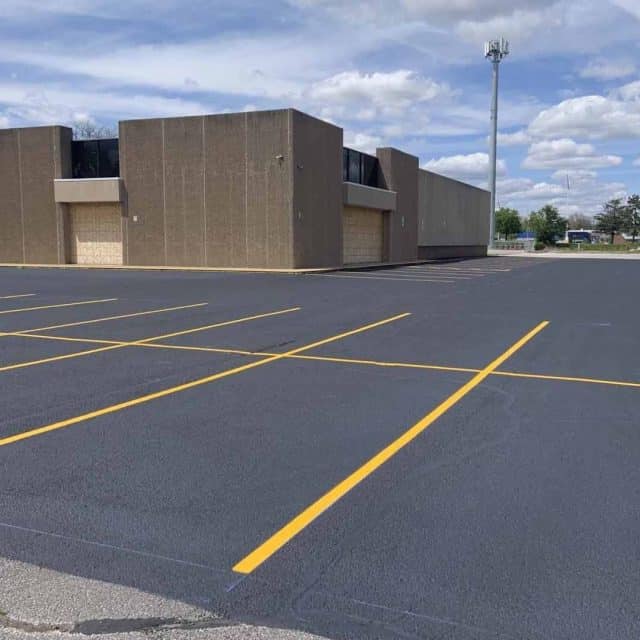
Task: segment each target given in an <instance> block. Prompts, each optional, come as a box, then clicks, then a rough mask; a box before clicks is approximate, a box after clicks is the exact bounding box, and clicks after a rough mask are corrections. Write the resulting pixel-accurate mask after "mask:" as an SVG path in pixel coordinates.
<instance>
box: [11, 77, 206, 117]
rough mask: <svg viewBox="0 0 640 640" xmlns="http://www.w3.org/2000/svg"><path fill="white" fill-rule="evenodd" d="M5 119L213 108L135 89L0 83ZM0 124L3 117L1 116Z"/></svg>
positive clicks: (169, 112) (168, 112) (150, 113)
mask: <svg viewBox="0 0 640 640" xmlns="http://www.w3.org/2000/svg"><path fill="white" fill-rule="evenodd" d="M0 96H2V102H3V104H4V105H5V109H4V111H5V114H4V116H2V117H3V118H4V119H5V120H6V121H8V119H11V120H14V121H15V122H16V124H24V123H27V124H32V123H34V124H68V123H73V122H75V121H76V120H80V119H85V120H87V119H100V120H105V119H108V118H109V117H110V116H111V114H113V113H117V114H119V118H123V119H124V118H135V117H137V118H141V117H153V116H181V115H197V114H200V113H208V112H211V111H215V110H216V109H215V106H213V105H208V106H205V105H203V104H202V103H199V102H197V101H193V100H182V99H180V98H165V97H161V96H157V95H153V94H151V95H149V94H144V93H135V94H127V95H122V94H118V93H116V92H113V91H97V90H91V89H87V90H85V91H82V90H66V89H64V88H62V87H59V86H57V85H40V84H35V83H0ZM0 126H3V125H2V120H1V119H0ZM4 126H6V125H4Z"/></svg>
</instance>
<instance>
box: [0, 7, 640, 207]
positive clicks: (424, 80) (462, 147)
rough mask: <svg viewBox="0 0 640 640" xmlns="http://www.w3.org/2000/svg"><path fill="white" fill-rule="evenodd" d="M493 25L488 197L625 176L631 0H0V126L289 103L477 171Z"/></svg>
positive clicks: (528, 202)
mask: <svg viewBox="0 0 640 640" xmlns="http://www.w3.org/2000/svg"><path fill="white" fill-rule="evenodd" d="M498 36H505V37H507V38H509V40H510V41H511V46H512V54H511V55H510V56H509V58H508V59H507V60H506V61H505V62H504V63H503V65H502V67H501V73H502V77H501V82H502V87H501V113H500V130H501V136H500V150H499V157H500V166H499V174H500V177H499V187H498V191H499V193H498V200H499V203H500V204H501V205H508V206H514V207H516V208H518V209H519V210H520V211H521V212H522V213H527V212H528V211H530V210H532V209H536V208H539V207H540V206H542V205H543V204H545V203H547V202H552V203H554V204H556V205H557V206H559V208H560V209H561V211H562V212H563V213H565V214H571V213H586V214H589V215H591V214H594V213H596V212H597V211H598V210H599V208H600V207H601V205H602V203H603V202H604V201H606V200H607V199H609V198H612V197H624V196H625V194H628V193H635V192H639V191H640V180H639V178H638V176H639V172H640V149H639V148H638V142H639V140H640V63H639V62H637V61H638V60H640V56H639V54H640V45H639V43H640V0H367V1H366V2H364V1H363V2H360V1H359V0H356V1H352V2H349V1H348V0H269V1H257V0H235V1H234V2H231V1H221V0H212V1H209V2H205V1H203V0H193V1H191V2H189V3H182V2H177V1H175V0H155V1H153V2H151V1H149V0H129V2H127V3H117V2H113V0H109V2H106V1H104V2H103V1H102V0H3V1H2V3H1V4H0V38H1V39H2V43H3V46H2V47H0V127H6V126H24V125H31V124H48V123H60V124H70V123H73V122H74V121H75V120H82V119H89V120H92V121H95V122H96V123H98V124H103V125H112V124H114V123H116V122H117V121H118V120H119V119H126V118H139V117H150V116H175V115H184V114H199V113H216V112H221V111H241V110H246V109H263V108H276V107H288V106H294V107H297V108H299V109H301V110H303V111H307V112H309V113H312V114H314V115H317V116H319V117H322V118H325V119H328V120H331V121H333V122H335V123H336V124H339V125H340V126H342V127H343V128H344V129H345V143H346V144H348V145H350V146H354V147H356V148H359V149H362V150H365V151H371V150H373V149H375V147H376V146H396V147H399V148H402V149H405V150H407V151H410V152H412V153H414V154H416V155H418V156H419V157H420V162H421V164H422V166H425V167H427V168H430V169H432V170H434V171H437V172H439V173H444V174H447V175H451V176H454V177H457V178H459V179H462V180H466V181H469V182H473V183H475V184H480V185H482V184H485V183H486V173H487V165H488V158H487V134H488V129H489V111H488V108H489V100H490V65H489V64H488V63H487V62H486V61H485V60H484V59H483V56H482V48H483V42H484V40H486V39H488V38H494V37H498ZM634 163H635V164H634ZM567 176H568V183H569V186H570V188H569V189H567Z"/></svg>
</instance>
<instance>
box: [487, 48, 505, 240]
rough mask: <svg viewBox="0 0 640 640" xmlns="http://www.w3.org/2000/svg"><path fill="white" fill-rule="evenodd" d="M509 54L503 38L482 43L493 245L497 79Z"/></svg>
mask: <svg viewBox="0 0 640 640" xmlns="http://www.w3.org/2000/svg"><path fill="white" fill-rule="evenodd" d="M508 55H509V42H508V41H507V40H505V39H504V38H500V40H491V41H490V42H486V43H485V45H484V57H485V58H487V60H489V61H490V62H491V64H492V65H493V96H492V98H491V143H490V145H489V147H490V149H489V154H490V155H489V188H490V189H491V218H490V222H489V246H490V247H493V246H494V238H495V235H496V164H497V161H498V155H497V153H498V80H499V75H500V63H501V62H502V59H503V58H505V57H506V56H508Z"/></svg>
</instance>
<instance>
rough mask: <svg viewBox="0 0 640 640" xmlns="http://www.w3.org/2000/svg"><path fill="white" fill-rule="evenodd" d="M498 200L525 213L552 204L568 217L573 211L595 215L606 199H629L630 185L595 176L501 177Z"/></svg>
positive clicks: (498, 186) (503, 204)
mask: <svg viewBox="0 0 640 640" xmlns="http://www.w3.org/2000/svg"><path fill="white" fill-rule="evenodd" d="M497 189H498V194H497V196H498V201H499V202H500V204H501V206H510V207H515V208H516V209H519V210H520V211H521V212H522V213H525V212H526V211H529V210H533V209H537V208H539V207H541V206H542V205H545V204H551V205H553V206H555V207H557V208H558V209H559V210H560V213H561V214H562V215H564V216H567V215H570V214H572V213H580V214H583V215H589V216H593V215H595V214H596V213H598V212H599V211H600V210H601V209H602V205H603V203H604V202H607V201H608V200H611V199H612V198H625V197H626V195H627V191H626V187H625V185H624V184H622V183H619V182H599V181H598V180H597V179H596V178H595V176H594V177H592V178H588V177H587V176H586V174H585V176H584V179H583V180H576V181H570V183H569V188H567V184H566V175H564V182H563V183H561V184H553V183H549V182H534V181H533V180H531V179H529V178H505V179H502V180H498V185H497Z"/></svg>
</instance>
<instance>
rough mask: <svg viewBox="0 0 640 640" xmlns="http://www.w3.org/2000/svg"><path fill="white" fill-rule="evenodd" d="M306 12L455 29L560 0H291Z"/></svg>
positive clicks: (357, 19)
mask: <svg viewBox="0 0 640 640" xmlns="http://www.w3.org/2000/svg"><path fill="white" fill-rule="evenodd" d="M289 2H290V4H292V5H294V6H298V7H303V8H320V9H325V10H328V11H329V12H331V13H336V14H338V15H340V16H342V17H346V18H349V19H352V20H355V21H360V22H362V21H363V20H364V21H366V20H372V21H380V22H386V21H388V20H401V19H404V20H416V19H417V20H426V21H429V22H432V23H434V24H438V25H451V24H452V23H455V22H457V21H459V20H461V19H467V20H470V19H491V18H495V17H497V16H504V15H511V14H512V13H514V11H517V10H526V9H539V8H541V7H545V6H549V5H553V4H554V3H555V2H557V0H360V1H357V0H354V1H352V2H344V0H289Z"/></svg>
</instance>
